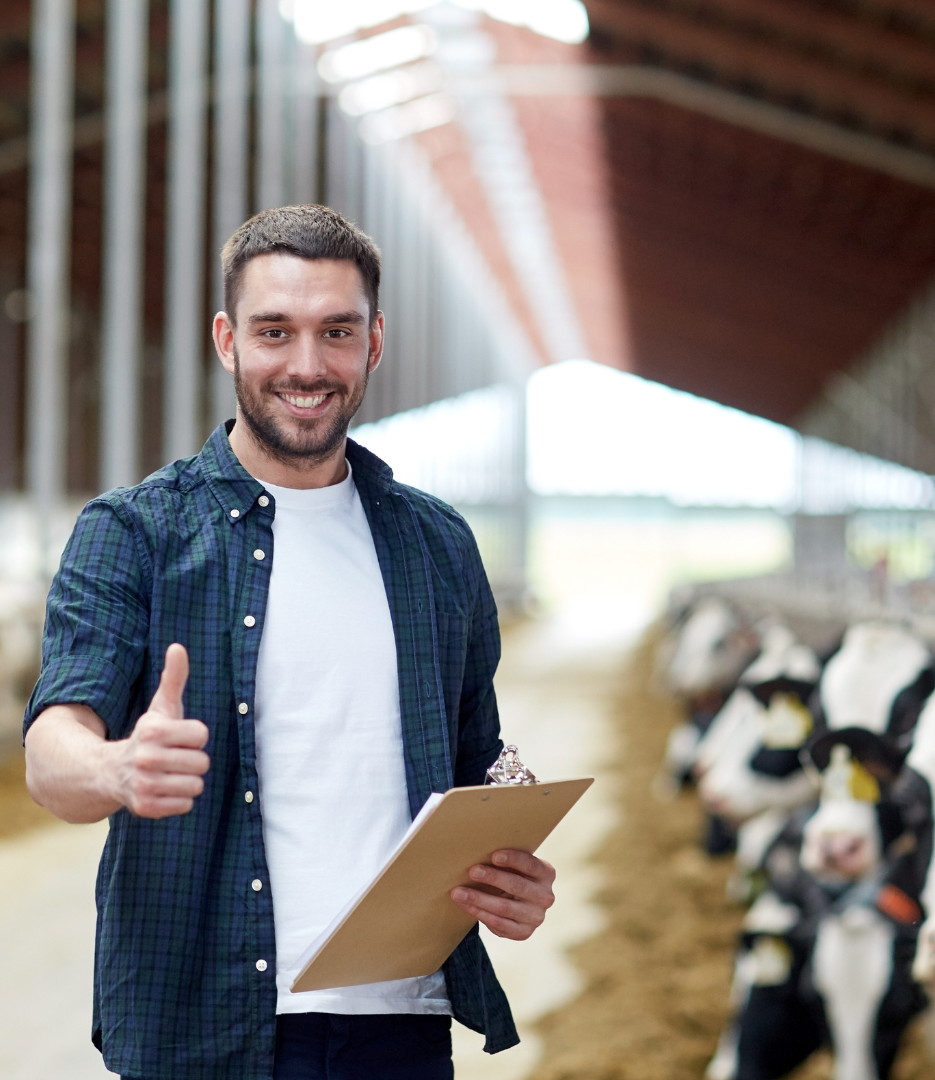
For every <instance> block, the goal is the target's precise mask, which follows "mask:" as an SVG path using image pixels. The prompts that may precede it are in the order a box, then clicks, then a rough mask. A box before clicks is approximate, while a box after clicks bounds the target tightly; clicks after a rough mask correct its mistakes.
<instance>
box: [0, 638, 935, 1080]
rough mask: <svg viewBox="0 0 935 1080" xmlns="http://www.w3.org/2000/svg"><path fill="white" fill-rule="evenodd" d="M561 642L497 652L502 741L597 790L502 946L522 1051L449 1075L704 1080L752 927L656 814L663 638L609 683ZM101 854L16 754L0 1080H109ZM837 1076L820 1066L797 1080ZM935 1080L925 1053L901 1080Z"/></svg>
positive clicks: (0, 771)
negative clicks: (547, 891) (100, 996)
mask: <svg viewBox="0 0 935 1080" xmlns="http://www.w3.org/2000/svg"><path fill="white" fill-rule="evenodd" d="M551 632H552V631H551V630H550V629H549V626H548V625H545V626H543V625H542V624H539V625H538V626H536V624H525V625H523V626H518V627H514V628H512V629H510V630H509V631H508V632H507V633H506V635H505V642H504V644H505V650H504V667H503V670H502V671H501V675H500V678H498V683H499V688H498V689H499V693H500V696H501V705H502V711H503V715H504V728H505V734H507V735H508V737H510V738H515V739H516V741H517V742H518V743H519V745H520V748H521V750H522V748H523V747H524V746H525V747H527V748H528V751H527V752H526V753H525V754H524V756H527V757H528V760H529V762H530V764H534V765H536V766H538V767H539V771H540V775H543V776H544V775H552V776H557V775H562V774H565V775H568V774H571V773H578V774H580V773H582V772H585V771H587V772H593V773H595V774H596V775H597V776H598V780H599V782H598V784H597V785H595V789H594V790H593V792H592V793H589V795H588V797H587V799H588V800H591V802H590V804H589V803H588V802H587V801H583V802H582V804H581V806H580V807H579V808H576V811H575V813H574V814H573V815H571V816H570V817H569V819H567V823H568V829H566V830H565V831H564V834H563V835H559V833H558V832H557V833H556V834H555V836H554V837H553V838H550V842H549V843H550V844H551V843H552V841H553V840H554V841H556V843H554V844H553V845H552V849H551V850H549V851H546V852H545V854H546V856H547V857H550V858H552V859H553V861H554V862H556V864H557V865H558V867H559V871H560V882H559V883H560V886H562V887H563V888H562V890H561V891H560V892H559V904H558V906H557V907H556V909H555V910H554V911H553V912H552V913H551V914H550V917H549V919H548V920H547V922H546V927H544V928H543V931H548V932H547V933H546V932H542V933H540V934H538V935H536V937H535V938H533V940H532V941H531V942H529V943H525V944H523V945H520V946H516V945H514V944H512V943H497V942H494V943H492V952H493V956H494V963H495V965H496V967H497V968H498V971H500V972H501V973H502V975H503V976H504V982H505V983H506V985H507V989H508V991H509V993H510V995H511V998H512V1000H513V1002H514V1005H515V1006H516V1011H517V1015H518V1019H519V1020H520V1021H521V1029H522V1031H523V1036H524V1043H523V1045H522V1047H517V1048H516V1050H514V1051H508V1052H507V1053H506V1054H502V1055H497V1056H496V1057H495V1058H493V1059H491V1058H489V1057H487V1055H483V1054H481V1053H480V1046H479V1043H478V1040H476V1039H475V1038H474V1037H473V1036H472V1034H471V1033H469V1032H467V1031H466V1030H465V1029H459V1038H458V1039H457V1040H456V1061H457V1063H458V1069H457V1075H458V1077H459V1080H475V1078H481V1077H483V1078H484V1080H523V1078H530V1080H701V1077H702V1075H703V1072H704V1068H705V1065H706V1063H707V1061H708V1059H709V1057H710V1056H711V1053H712V1051H713V1048H714V1045H715V1042H716V1040H717V1036H718V1034H719V1031H720V1028H721V1025H722V1022H723V1019H724V1015H725V1011H726V1002H727V992H728V985H729V980H730V964H731V954H732V950H733V942H734V937H735V934H736V931H737V927H738V925H739V922H740V918H741V914H742V913H741V911H740V910H739V909H738V908H736V907H735V906H734V905H732V904H730V903H729V902H728V901H727V900H726V899H725V896H724V883H725V880H726V878H727V875H728V873H729V871H730V865H729V861H728V860H714V861H712V860H709V859H707V858H706V857H705V856H704V855H703V854H702V853H701V852H700V850H699V849H698V846H697V837H698V835H699V831H700V813H699V809H698V805H697V802H696V800H695V798H694V796H693V795H692V794H691V793H690V792H689V793H686V794H684V795H683V796H682V797H681V798H680V799H678V800H677V801H676V802H674V803H670V804H666V805H660V804H659V803H657V802H655V801H654V800H653V798H652V796H651V794H650V784H651V781H652V778H653V775H654V774H655V772H656V769H657V766H658V762H659V761H660V759H661V756H662V748H663V744H664V742H665V737H666V734H667V732H668V730H669V728H670V727H671V725H672V724H673V723H674V722H675V721H676V719H677V710H676V708H675V706H674V705H673V703H672V702H671V701H670V700H669V699H667V698H666V697H665V696H663V695H661V694H660V693H658V692H657V691H655V690H654V688H653V681H652V648H653V642H652V635H649V636H648V637H647V638H645V639H644V640H643V642H642V644H640V645H638V646H636V647H635V648H633V649H632V650H631V651H630V652H629V653H628V654H627V653H626V651H625V648H624V647H623V646H622V645H618V647H616V648H615V649H613V650H612V651H610V652H607V653H605V654H604V657H603V659H602V660H601V662H599V663H596V662H595V655H594V653H593V652H591V653H586V652H575V651H574V650H573V651H572V652H570V653H568V652H566V651H565V649H564V648H559V649H558V650H557V652H558V653H561V654H562V662H561V663H557V662H556V661H557V659H558V656H557V653H556V651H553V647H554V646H555V640H554V638H549V634H550V633H551ZM550 640H551V641H552V645H551V646H550V645H549V641H550ZM625 657H626V658H625ZM507 728H509V730H507ZM43 826H45V827H43ZM101 836H102V833H101V831H100V827H97V828H92V829H87V830H85V829H73V828H70V827H67V826H61V825H56V824H53V823H52V822H51V820H50V816H49V815H48V814H46V812H45V811H43V810H41V809H39V808H38V807H35V806H34V805H33V804H32V803H31V801H30V800H29V797H28V795H27V794H26V792H25V789H24V786H23V768H22V756H21V754H17V755H14V756H13V757H12V758H11V759H9V760H8V761H7V762H6V763H5V764H3V765H2V766H0V863H2V864H3V866H4V868H5V869H6V870H7V872H8V875H9V877H8V879H9V880H16V881H19V882H20V884H21V886H22V888H21V889H19V890H17V891H16V892H15V893H13V894H10V895H9V896H8V900H7V903H6V905H0V907H5V912H4V913H5V915H6V918H5V919H4V920H3V922H4V925H5V929H4V928H3V927H0V953H7V954H9V958H10V960H11V966H12V968H14V969H16V970H17V971H18V972H19V975H18V976H17V977H16V978H13V979H11V980H10V985H9V988H8V989H9V990H10V991H11V992H12V993H10V994H7V995H3V994H0V1005H2V1006H3V1008H2V1010H0V1012H2V1014H4V1015H6V1016H7V1022H5V1023H3V1024H0V1028H2V1029H3V1031H2V1034H3V1035H4V1040H3V1043H4V1052H3V1053H2V1054H0V1058H3V1059H4V1061H3V1068H0V1072H2V1073H3V1075H4V1076H9V1077H11V1080H39V1078H40V1077H42V1080H46V1078H47V1077H52V1078H53V1080H54V1078H56V1077H58V1076H63V1077H64V1076H65V1075H67V1076H69V1078H71V1077H74V1078H75V1080H78V1078H79V1077H80V1078H81V1080H92V1078H93V1080H96V1078H97V1077H101V1078H102V1080H103V1077H104V1076H106V1075H107V1074H106V1072H105V1071H104V1070H103V1069H102V1068H101V1065H100V1058H99V1057H98V1056H97V1054H96V1053H95V1052H94V1051H93V1050H92V1049H91V1047H90V1045H89V1044H88V1042H87V1034H86V1029H87V1017H86V1015H85V1014H86V1012H87V1009H88V1007H89V1002H88V1001H87V1000H86V998H87V996H88V995H87V989H89V976H90V959H91V956H90V953H91V945H92V940H93V939H92V934H93V902H92V900H91V889H92V882H93V872H94V864H95V863H96V857H97V856H96V853H97V851H99V847H100V839H101ZM589 849H590V850H589ZM56 912H58V913H59V915H58V916H57V917H56V915H55V913H56ZM64 914H67V915H68V918H67V919H62V915H64ZM56 918H58V919H59V920H61V921H62V926H61V928H60V929H61V933H60V934H56V932H55V929H54V928H55V926H56ZM40 927H41V928H42V929H40ZM59 938H61V941H59ZM30 939H31V941H32V944H29V940H30ZM575 942H577V943H576V944H574V943H575ZM534 943H536V944H535V946H534ZM72 954H74V955H72ZM37 960H38V961H40V963H39V964H38V967H37V964H36V961H37ZM50 995H51V996H52V997H55V998H56V1009H55V1010H53V1013H52V1015H56V1017H57V1022H56V1025H55V1027H56V1031H55V1033H53V1032H52V1031H51V1030H50V1029H49V1025H48V1023H47V1022H44V1021H43V1017H47V1016H48V1015H50V1013H49V1011H48V1010H42V1009H38V1008H33V1007H32V1006H35V1005H37V1004H38V1002H39V1001H46V1002H48V1000H49V997H50ZM56 995H57V996H56ZM58 997H60V998H61V1000H58ZM27 999H28V1000H27ZM30 1002H31V1003H32V1004H31V1005H30ZM549 1010H551V1011H549ZM37 1025H38V1026H37ZM40 1027H42V1028H43V1030H41V1031H40V1030H39V1028H40ZM53 1034H54V1035H55V1037H54V1038H53V1037H52V1036H53ZM66 1062H67V1065H65V1063H66ZM63 1066H65V1067H64V1068H63ZM830 1075H831V1072H830V1064H829V1061H828V1059H827V1058H822V1059H821V1060H814V1061H812V1062H810V1063H809V1065H808V1066H807V1067H806V1068H805V1069H803V1070H800V1072H799V1073H798V1074H797V1075H796V1077H795V1080H828V1078H830ZM933 1075H935V1065H933V1063H932V1060H931V1058H929V1057H928V1055H927V1052H926V1051H925V1049H924V1047H923V1045H922V1039H921V1036H920V1034H919V1033H914V1034H913V1037H912V1038H911V1039H910V1040H909V1043H908V1045H907V1046H906V1048H905V1049H904V1052H903V1055H902V1057H901V1059H900V1061H899V1063H898V1065H897V1069H896V1071H895V1075H894V1077H893V1078H892V1080H930V1078H931V1077H932V1076H933Z"/></svg>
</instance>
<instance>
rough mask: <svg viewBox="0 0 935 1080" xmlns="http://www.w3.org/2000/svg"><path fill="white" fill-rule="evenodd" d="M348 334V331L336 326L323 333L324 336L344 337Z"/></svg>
mask: <svg viewBox="0 0 935 1080" xmlns="http://www.w3.org/2000/svg"><path fill="white" fill-rule="evenodd" d="M348 336H349V335H348V332H347V331H346V330H341V329H339V328H337V327H336V328H335V329H333V330H329V331H328V332H327V333H326V334H325V337H329V338H344V337H348Z"/></svg>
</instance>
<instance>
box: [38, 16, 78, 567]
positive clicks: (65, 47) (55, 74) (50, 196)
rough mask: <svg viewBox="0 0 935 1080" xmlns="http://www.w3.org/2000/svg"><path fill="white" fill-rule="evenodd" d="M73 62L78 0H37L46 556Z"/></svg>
mask: <svg viewBox="0 0 935 1080" xmlns="http://www.w3.org/2000/svg"><path fill="white" fill-rule="evenodd" d="M74 63H75V9H74V0H35V2H34V4H33V25H32V88H31V94H32V117H33V119H32V132H31V145H30V159H31V160H30V176H29V222H28V230H29V241H28V243H29V250H28V268H27V278H28V289H29V296H30V302H31V312H30V314H31V319H30V323H29V346H28V362H29V370H28V372H27V402H28V404H27V443H26V453H27V465H26V476H27V486H28V489H29V491H30V493H31V494H32V496H33V497H34V499H35V501H36V505H37V508H38V510H39V514H40V519H41V521H42V525H43V534H44V535H43V548H44V552H43V553H44V555H47V554H48V548H49V540H50V537H49V528H50V521H51V514H52V511H53V510H54V508H55V507H56V505H57V504H58V503H59V502H60V501H61V500H62V498H63V497H64V494H65V453H66V425H67V416H66V410H65V401H66V387H65V384H66V381H67V375H68V359H67V350H68V338H69V303H70V298H69V293H70V290H69V282H70V271H71V267H70V252H71V190H72V169H73V162H72V127H73V119H74V106H73V94H74ZM47 561H48V560H47V559H44V562H47ZM43 569H44V570H45V569H47V567H46V566H43Z"/></svg>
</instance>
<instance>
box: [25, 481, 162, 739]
mask: <svg viewBox="0 0 935 1080" xmlns="http://www.w3.org/2000/svg"><path fill="white" fill-rule="evenodd" d="M148 577H149V575H148V574H146V572H145V567H144V565H143V560H142V559H141V557H140V549H139V544H138V542H137V540H136V537H135V535H134V532H133V529H132V527H131V525H130V524H129V522H128V521H126V520H124V518H123V517H122V516H121V515H119V514H118V513H117V511H116V509H115V507H114V506H113V505H112V504H111V503H110V502H109V501H108V499H106V498H102V499H96V500H94V501H93V502H91V503H89V504H88V505H87V506H86V507H85V509H84V510H83V511H82V513H81V516H80V517H79V518H78V522H77V524H76V525H75V529H74V532H73V533H72V535H71V538H70V540H69V541H68V545H67V546H66V548H65V551H64V554H63V555H62V562H61V565H60V567H59V570H58V573H57V574H56V575H55V578H54V580H53V582H52V588H51V590H50V592H49V598H48V602H47V605H46V619H45V630H44V632H43V637H42V668H41V670H40V674H39V681H38V682H37V683H36V686H35V689H34V690H33V692H32V696H31V697H30V699H29V703H28V705H27V707H26V717H25V720H24V723H23V737H24V738H25V736H26V732H27V731H28V730H29V728H30V726H31V725H32V724H33V722H34V721H35V719H36V717H38V716H39V714H40V713H41V712H43V710H45V709H47V708H49V707H50V706H51V705H86V706H88V707H89V708H91V709H93V710H94V712H96V713H97V715H98V716H99V717H100V718H101V719H102V720H103V721H104V724H105V725H106V727H107V731H108V735H109V737H110V738H121V737H123V735H125V734H126V733H127V729H128V727H129V723H130V721H131V719H132V715H131V713H132V710H133V705H134V699H135V697H136V694H137V690H138V684H139V679H140V675H141V672H142V670H143V664H144V661H145V656H146V644H147V639H148V631H149V597H150V592H151V589H150V587H149V585H148V582H147V578H148Z"/></svg>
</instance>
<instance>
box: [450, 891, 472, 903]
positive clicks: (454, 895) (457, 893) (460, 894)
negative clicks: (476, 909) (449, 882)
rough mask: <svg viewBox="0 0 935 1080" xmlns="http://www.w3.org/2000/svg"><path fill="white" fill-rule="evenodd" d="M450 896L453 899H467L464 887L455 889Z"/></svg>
mask: <svg viewBox="0 0 935 1080" xmlns="http://www.w3.org/2000/svg"><path fill="white" fill-rule="evenodd" d="M451 896H452V899H453V900H467V898H468V894H467V890H466V889H455V890H454V892H452V894H451Z"/></svg>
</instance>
